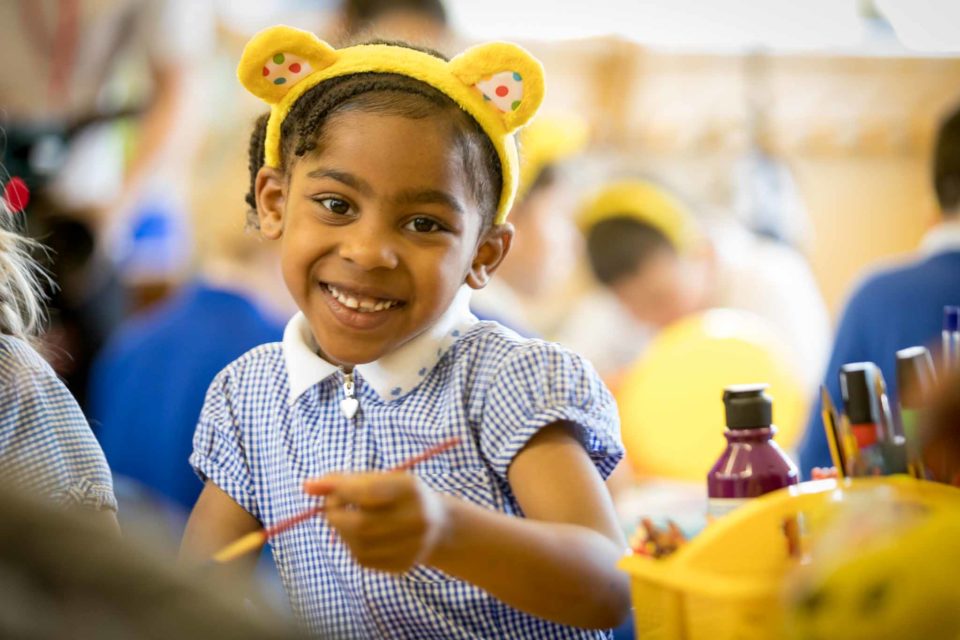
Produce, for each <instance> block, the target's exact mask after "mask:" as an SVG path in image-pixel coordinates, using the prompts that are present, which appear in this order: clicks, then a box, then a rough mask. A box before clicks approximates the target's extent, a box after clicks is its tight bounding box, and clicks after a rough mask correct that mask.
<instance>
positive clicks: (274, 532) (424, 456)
mask: <svg viewBox="0 0 960 640" xmlns="http://www.w3.org/2000/svg"><path fill="white" fill-rule="evenodd" d="M458 444H460V438H449V439H447V440H444V441H443V442H441V443H439V444H436V445H434V446H432V447H430V448H429V449H426V450H424V451H423V452H422V453H418V454H417V455H415V456H413V457H411V458H407V459H406V460H404V461H403V462H401V463H400V464H398V465H397V466H395V467H393V468H392V469H390V471H409V470H410V469H412V468H413V467H415V466H417V465H418V464H420V463H421V462H424V461H425V460H429V459H430V458H432V457H434V456H437V455H439V454H441V453H443V452H444V451H447V450H448V449H452V448H453V447H455V446H457V445H458ZM320 513H323V505H316V506H313V507H310V508H309V509H307V510H305V511H302V512H300V513H298V514H297V515H295V516H291V517H289V518H287V519H286V520H281V521H280V522H278V523H277V524H275V525H273V526H272V527H267V528H265V529H261V530H260V531H253V532H251V533H248V534H247V535H245V536H242V537H240V538H238V539H236V540H234V541H233V542H231V543H230V544H228V545H227V546H225V547H223V548H222V549H220V550H219V551H217V552H216V553H215V554H213V561H214V562H219V563H221V564H222V563H224V562H230V561H231V560H235V559H237V558H239V557H240V556H243V555H246V554H248V553H250V552H252V551H256V550H257V549H259V548H260V547H262V546H263V545H264V544H266V542H267V541H268V540H269V539H270V538H273V537H274V536H278V535H280V534H281V533H283V532H284V531H286V530H287V529H290V528H292V527H295V526H297V525H298V524H300V523H301V522H304V521H306V520H309V519H310V518H312V517H314V516H315V515H317V514H320Z"/></svg>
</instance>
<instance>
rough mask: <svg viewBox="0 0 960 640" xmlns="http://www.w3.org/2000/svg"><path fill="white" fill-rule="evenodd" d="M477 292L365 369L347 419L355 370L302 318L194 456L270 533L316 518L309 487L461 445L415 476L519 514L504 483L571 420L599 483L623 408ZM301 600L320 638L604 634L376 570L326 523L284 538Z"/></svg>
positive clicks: (227, 384) (232, 398)
mask: <svg viewBox="0 0 960 640" xmlns="http://www.w3.org/2000/svg"><path fill="white" fill-rule="evenodd" d="M466 298H467V297H466V296H458V302H455V304H454V305H453V306H452V307H451V310H450V311H448V313H447V314H445V315H444V317H443V318H441V320H440V321H438V323H437V324H436V325H435V326H434V327H432V328H431V329H430V330H429V331H427V332H425V333H424V334H422V335H421V336H418V337H417V338H415V339H414V340H411V341H410V342H409V343H407V344H406V345H404V346H403V347H401V348H400V349H398V350H397V351H395V352H393V353H391V354H389V355H388V356H385V357H384V358H381V359H380V360H379V361H377V362H375V363H371V364H365V365H358V366H357V367H355V368H354V375H353V378H354V383H355V393H356V398H357V399H358V400H359V406H360V409H359V411H358V413H357V414H356V416H355V417H354V418H352V419H350V418H347V417H346V415H345V414H344V412H342V411H341V407H340V402H341V400H342V399H343V398H344V397H345V390H344V388H343V387H344V377H343V374H342V373H341V372H340V371H339V370H338V369H337V368H336V367H334V366H333V365H331V364H329V363H327V362H326V361H324V360H322V359H321V358H319V357H318V356H317V355H316V344H315V342H314V341H313V337H312V334H311V332H310V328H309V324H308V323H307V321H306V319H305V318H304V317H303V315H302V314H298V315H297V316H295V317H294V319H293V320H292V321H291V322H290V324H288V326H287V330H286V332H285V334H284V341H283V344H282V345H281V344H271V345H265V346H262V347H259V348H257V349H254V350H253V351H251V352H249V353H247V354H246V355H244V356H243V357H242V358H240V359H239V360H237V361H236V362H234V363H232V364H231V365H230V366H229V367H227V368H226V369H225V370H224V371H223V372H221V373H220V375H218V376H217V378H216V380H214V382H213V384H212V385H211V387H210V390H209V391H208V393H207V399H206V403H205V405H204V409H203V413H202V415H201V418H200V423H199V425H198V426H197V432H196V436H195V438H194V452H193V455H192V457H191V459H190V461H191V463H192V464H193V465H194V467H195V468H196V469H197V471H198V473H199V474H201V476H202V477H205V478H208V479H210V480H211V481H212V482H213V483H215V484H216V485H217V486H218V487H220V488H221V489H223V490H224V491H225V492H226V493H227V494H229V495H230V496H231V497H232V498H233V499H234V500H235V501H236V502H237V503H238V504H239V505H240V506H241V507H243V508H244V509H246V510H247V511H248V512H249V513H250V514H252V515H253V516H254V517H255V518H256V519H257V520H259V521H260V522H261V523H263V525H264V526H270V525H272V524H275V523H276V522H278V521H279V520H282V519H284V518H288V517H290V516H292V515H295V514H297V513H299V512H300V511H302V510H304V509H306V508H309V507H310V506H311V505H312V504H314V502H313V501H312V500H313V499H311V498H310V497H309V496H306V495H305V494H304V493H303V491H302V489H301V485H302V483H303V481H304V480H305V479H307V478H311V477H317V476H322V475H324V474H326V473H330V472H333V471H367V470H375V469H388V468H390V467H394V466H396V465H398V464H400V463H401V462H403V461H404V460H405V459H407V458H409V457H410V456H412V455H415V454H417V453H420V452H422V451H423V450H425V449H427V448H428V447H430V446H432V445H435V444H437V443H439V442H441V441H443V440H446V439H448V438H451V437H459V438H460V444H459V445H458V446H457V447H456V448H454V449H452V450H449V451H447V452H445V453H443V454H441V455H439V456H437V457H436V458H433V459H431V460H428V461H426V462H423V463H422V464H419V465H417V466H416V467H415V468H414V469H413V473H416V474H417V475H418V476H419V477H420V478H421V479H422V480H423V481H424V482H425V483H426V484H427V485H428V486H429V487H431V488H432V489H434V490H435V491H439V492H442V493H445V494H449V495H453V496H457V497H459V498H461V499H463V500H467V501H470V502H472V503H475V504H478V505H481V506H484V507H487V508H489V509H495V510H497V511H500V512H503V513H506V514H509V515H512V516H517V517H522V514H521V511H520V507H519V505H518V503H517V500H516V498H515V496H514V495H513V493H512V492H511V490H510V486H509V484H508V481H507V469H508V467H509V466H510V463H511V461H512V460H513V458H514V456H516V454H517V453H518V452H519V451H520V450H521V449H522V448H523V447H524V445H525V444H526V443H527V441H529V439H530V438H531V437H532V436H533V435H534V434H535V433H537V431H538V430H539V429H540V428H541V427H543V426H545V425H548V424H551V423H554V422H557V421H561V420H566V421H570V422H572V423H574V424H576V425H578V427H579V434H580V439H581V441H582V443H583V446H584V448H585V449H586V451H587V452H588V454H589V455H590V457H591V459H592V460H593V461H594V463H595V465H596V467H597V469H598V470H599V472H600V473H601V475H602V476H604V477H606V476H607V475H608V474H609V473H610V471H612V470H613V468H614V466H615V465H616V463H617V462H618V461H619V459H620V457H621V456H622V446H621V444H620V441H619V423H618V417H617V412H616V407H615V404H614V401H613V398H612V397H611V396H610V394H609V392H608V391H607V390H606V388H605V387H604V386H603V383H602V382H601V381H600V379H599V378H598V376H597V375H596V373H595V372H594V371H593V369H592V368H591V367H590V365H589V364H587V363H585V362H584V361H583V360H581V359H580V358H579V357H578V356H576V355H575V354H573V353H572V352H569V351H566V350H564V349H562V348H561V347H559V346H558V345H555V344H550V343H546V342H542V341H537V340H525V339H523V338H520V337H519V336H517V335H516V334H515V333H513V332H511V331H509V330H507V329H504V328H503V327H501V326H500V325H498V324H496V323H491V322H477V321H476V319H475V318H474V317H473V316H471V315H470V314H469V311H468V308H467V300H466ZM273 553H274V557H275V560H276V563H277V566H278V567H279V569H280V575H281V577H282V579H283V582H284V585H285V587H286V590H287V593H288V595H289V597H290V600H291V604H292V607H293V610H294V612H295V613H296V615H297V617H298V618H299V619H300V620H301V621H302V622H303V624H304V625H305V626H306V627H307V629H308V630H309V631H310V632H311V633H313V634H317V635H319V636H320V637H323V638H344V639H347V638H349V639H354V638H373V637H377V638H416V639H418V640H426V639H429V638H601V637H607V635H608V634H606V633H604V632H598V631H586V630H582V629H574V628H570V627H564V626H560V625H557V624H553V623H550V622H547V621H545V620H542V619H540V618H536V617H534V616H531V615H528V614H525V613H521V612H519V611H517V610H515V609H513V608H511V607H509V606H507V605H506V604H504V603H502V602H501V601H499V600H497V599H496V598H494V597H493V596H491V595H490V594H488V593H487V592H485V591H483V590H482V589H480V588H478V587H475V586H473V585H471V584H469V583H466V582H464V581H461V580H458V579H455V578H453V577H451V576H449V575H446V574H445V573H443V572H441V571H439V570H437V569H433V568H431V567H427V566H416V567H415V568H413V569H412V570H410V571H409V572H407V573H405V574H403V575H394V574H389V573H383V572H379V571H374V570H369V569H364V568H362V567H361V566H360V565H358V564H357V563H356V562H355V561H354V560H353V559H352V558H351V556H350V552H349V550H348V548H347V547H346V546H345V545H344V544H343V543H342V542H341V541H340V539H339V537H338V536H332V535H331V530H330V529H329V528H328V526H327V523H326V521H325V520H324V519H323V518H316V519H314V520H311V521H308V522H306V523H304V524H302V525H299V526H298V527H296V528H294V529H291V530H290V531H288V532H286V533H284V534H282V535H280V536H279V537H277V538H276V539H275V540H274V544H273Z"/></svg>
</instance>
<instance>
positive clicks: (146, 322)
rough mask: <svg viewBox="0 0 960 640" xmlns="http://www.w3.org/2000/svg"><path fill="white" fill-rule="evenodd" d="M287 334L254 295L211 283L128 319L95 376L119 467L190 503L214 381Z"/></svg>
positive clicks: (106, 437)
mask: <svg viewBox="0 0 960 640" xmlns="http://www.w3.org/2000/svg"><path fill="white" fill-rule="evenodd" d="M281 335H283V324H282V323H279V322H276V321H273V320H271V319H270V318H268V317H266V316H264V315H263V314H262V313H261V312H260V311H259V310H258V309H257V307H255V306H254V304H253V303H251V302H250V301H249V300H247V299H245V298H243V297H241V296H239V295H237V294H235V293H232V292H229V291H225V290H221V289H214V288H211V287H209V286H207V285H205V284H203V283H195V284H193V285H190V286H188V287H187V288H186V289H185V290H184V291H182V292H181V293H179V294H178V295H177V296H175V297H174V298H173V299H172V300H170V301H169V302H167V303H164V304H163V305H162V306H161V307H159V308H158V309H156V310H153V311H150V312H148V313H146V314H145V315H143V316H141V317H137V318H134V319H132V320H130V321H128V322H127V323H126V324H125V325H124V326H123V327H122V328H121V329H120V331H119V332H118V333H117V334H116V335H115V336H114V337H113V338H112V339H111V341H110V342H109V343H108V345H107V347H106V348H105V349H104V351H103V352H102V353H101V354H100V355H99V356H98V358H97V361H96V363H95V364H94V369H93V373H92V375H91V389H90V398H89V399H90V415H91V420H92V422H93V425H94V428H95V429H96V430H97V435H98V437H99V438H100V443H101V444H102V445H103V450H104V452H105V453H106V455H107V460H108V461H109V462H110V466H111V467H112V468H113V471H114V473H117V474H121V475H124V476H127V477H131V478H134V479H136V480H137V481H139V482H141V483H143V484H144V485H146V486H148V487H150V488H151V489H153V490H155V491H157V492H158V493H160V494H161V495H163V496H166V497H168V498H169V499H171V500H173V501H175V502H176V503H178V504H180V505H182V506H183V507H184V509H190V508H191V507H192V506H193V504H194V503H195V502H196V500H197V496H198V495H199V493H200V489H201V487H200V486H199V485H198V484H197V478H196V476H195V475H194V473H193V470H192V469H191V468H190V464H189V463H188V458H189V456H190V451H191V442H192V441H193V431H194V429H195V428H196V425H197V419H198V418H199V416H200V408H201V407H202V406H203V397H204V394H205V392H206V389H207V387H208V386H209V385H210V381H211V380H213V378H214V376H216V375H217V373H218V372H219V371H220V370H221V369H223V367H225V366H226V365H227V364H229V363H230V362H231V361H232V360H234V359H236V358H238V357H239V356H240V355H242V354H243V353H244V352H246V351H248V350H249V349H252V348H253V347H255V346H257V345H260V344H264V343H267V342H273V341H276V340H278V339H280V336H281Z"/></svg>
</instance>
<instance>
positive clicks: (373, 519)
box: [325, 506, 425, 541]
mask: <svg viewBox="0 0 960 640" xmlns="http://www.w3.org/2000/svg"><path fill="white" fill-rule="evenodd" d="M325 515H326V517H327V521H328V522H329V523H330V524H331V526H333V527H334V528H335V529H337V530H338V531H339V532H340V533H341V535H343V536H344V537H347V538H355V539H358V540H363V541H378V540H380V539H384V540H386V539H389V538H390V537H391V536H404V535H413V534H417V533H422V532H423V530H424V528H425V527H424V524H423V519H422V518H421V517H419V514H418V513H417V511H415V510H413V509H378V510H367V509H354V508H350V507H338V508H333V509H331V508H330V507H329V506H328V507H327V510H326V512H325Z"/></svg>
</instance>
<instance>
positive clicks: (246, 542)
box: [213, 531, 267, 563]
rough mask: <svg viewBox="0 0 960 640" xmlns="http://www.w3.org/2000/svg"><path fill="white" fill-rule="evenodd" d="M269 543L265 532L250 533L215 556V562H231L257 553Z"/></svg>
mask: <svg viewBox="0 0 960 640" xmlns="http://www.w3.org/2000/svg"><path fill="white" fill-rule="evenodd" d="M266 541H267V536H266V534H265V533H264V532H263V531H254V532H252V533H248V534H247V535H245V536H243V537H242V538H240V539H238V540H236V541H234V542H231V543H230V544H228V545H227V546H225V547H224V548H223V549H220V551H217V552H216V553H215V554H214V555H213V560H214V562H220V563H223V562H230V561H231V560H234V559H236V558H239V557H240V556H242V555H246V554H248V553H250V552H251V551H256V550H257V549H259V548H260V547H262V546H263V544H264V543H265V542H266Z"/></svg>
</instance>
